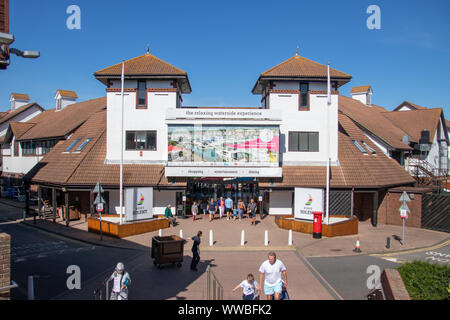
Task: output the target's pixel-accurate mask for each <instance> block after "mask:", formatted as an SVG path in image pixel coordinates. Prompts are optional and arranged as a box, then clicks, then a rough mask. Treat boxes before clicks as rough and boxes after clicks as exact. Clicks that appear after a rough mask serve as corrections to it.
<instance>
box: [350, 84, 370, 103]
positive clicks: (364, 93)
mask: <svg viewBox="0 0 450 320" xmlns="http://www.w3.org/2000/svg"><path fill="white" fill-rule="evenodd" d="M350 93H351V95H352V98H353V99H355V100H358V101H361V102H362V103H364V104H365V105H366V106H370V105H371V104H372V93H373V92H372V87H371V86H360V87H353V88H352V91H350Z"/></svg>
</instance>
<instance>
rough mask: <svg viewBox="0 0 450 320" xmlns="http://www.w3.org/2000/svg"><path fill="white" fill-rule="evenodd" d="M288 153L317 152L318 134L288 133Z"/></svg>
mask: <svg viewBox="0 0 450 320" xmlns="http://www.w3.org/2000/svg"><path fill="white" fill-rule="evenodd" d="M288 149H289V151H291V152H292V151H294V152H295V151H301V152H319V133H318V132H289V147H288Z"/></svg>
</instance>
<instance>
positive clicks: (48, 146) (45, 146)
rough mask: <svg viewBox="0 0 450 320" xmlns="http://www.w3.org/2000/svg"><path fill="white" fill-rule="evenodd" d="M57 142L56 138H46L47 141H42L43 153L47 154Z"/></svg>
mask: <svg viewBox="0 0 450 320" xmlns="http://www.w3.org/2000/svg"><path fill="white" fill-rule="evenodd" d="M56 143H57V141H56V140H46V141H42V144H41V146H42V154H46V153H48V152H49V151H50V150H51V149H52V148H53V147H54V146H55V144H56Z"/></svg>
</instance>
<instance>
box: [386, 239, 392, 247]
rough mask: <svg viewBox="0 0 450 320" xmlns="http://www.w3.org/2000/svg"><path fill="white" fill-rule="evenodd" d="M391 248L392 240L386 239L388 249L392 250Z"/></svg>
mask: <svg viewBox="0 0 450 320" xmlns="http://www.w3.org/2000/svg"><path fill="white" fill-rule="evenodd" d="M390 247H391V238H389V237H387V238H386V248H388V249H389V248H390Z"/></svg>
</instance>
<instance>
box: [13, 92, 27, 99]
mask: <svg viewBox="0 0 450 320" xmlns="http://www.w3.org/2000/svg"><path fill="white" fill-rule="evenodd" d="M11 96H12V97H13V98H14V99H16V100H25V101H29V100H30V97H29V96H28V95H27V94H26V93H14V92H13V93H11Z"/></svg>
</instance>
